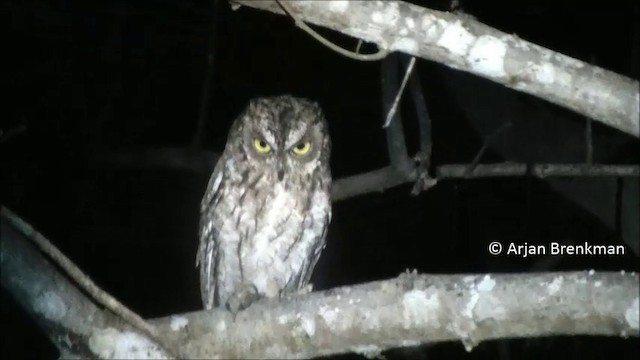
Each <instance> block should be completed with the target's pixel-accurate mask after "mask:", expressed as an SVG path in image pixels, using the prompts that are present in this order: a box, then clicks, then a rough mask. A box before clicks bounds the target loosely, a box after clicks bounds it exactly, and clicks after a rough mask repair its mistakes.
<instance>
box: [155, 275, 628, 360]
mask: <svg viewBox="0 0 640 360" xmlns="http://www.w3.org/2000/svg"><path fill="white" fill-rule="evenodd" d="M638 290H639V287H638V274H625V273H611V272H606V273H597V272H587V271H584V272H568V273H539V274H497V275H417V274H403V275H400V276H399V277H398V278H395V279H391V280H385V281H376V282H372V283H368V284H360V285H354V286H349V287H343V288H336V289H331V290H328V291H324V292H315V293H311V294H308V295H304V296H295V297H291V298H288V299H283V300H282V301H278V300H267V301H261V302H259V303H256V304H254V305H252V306H251V307H249V308H248V309H247V310H245V311H243V312H241V313H239V314H238V316H237V318H236V321H235V322H233V321H232V320H231V317H230V315H229V314H228V313H226V311H216V310H214V311H211V312H208V313H205V312H197V313H191V314H185V315H180V316H171V317H168V318H164V319H158V320H155V321H152V323H154V324H155V325H156V327H157V328H158V329H160V331H163V332H164V333H165V334H167V336H179V337H180V339H179V343H181V344H183V345H184V346H185V349H184V350H185V351H186V353H189V354H191V355H193V356H195V357H204V358H218V357H219V358H256V357H260V358H265V357H266V358H283V357H288V358H307V357H316V356H321V355H329V354H336V353H345V352H357V353H363V354H367V355H371V354H375V353H378V352H380V351H383V350H385V349H388V348H394V347H403V346H412V345H418V344H422V343H427V342H440V341H451V340H454V341H455V340H460V341H463V343H464V344H465V346H467V349H468V350H471V349H472V348H473V346H474V345H476V344H478V343H479V342H481V341H483V340H489V339H498V338H513V337H536V336H550V335H558V334H566V335H579V334H582V335H584V334H587V335H606V336H620V335H621V334H623V336H638V306H639V305H638Z"/></svg>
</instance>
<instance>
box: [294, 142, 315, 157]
mask: <svg viewBox="0 0 640 360" xmlns="http://www.w3.org/2000/svg"><path fill="white" fill-rule="evenodd" d="M309 150H311V143H310V142H308V141H305V142H301V143H299V144H298V145H296V146H294V147H293V153H294V154H296V155H304V154H306V153H308V152H309Z"/></svg>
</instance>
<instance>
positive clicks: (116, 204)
mask: <svg viewBox="0 0 640 360" xmlns="http://www.w3.org/2000/svg"><path fill="white" fill-rule="evenodd" d="M412 2H413V3H416V4H420V5H421V6H426V7H430V8H433V9H439V10H446V9H448V2H446V1H419V0H415V1H412ZM460 4H461V7H462V10H463V11H464V12H466V13H468V14H470V15H472V16H474V17H475V18H477V19H478V20H479V21H481V22H483V23H485V24H487V25H489V26H492V27H495V28H497V29H499V30H501V31H505V32H507V33H515V34H517V35H518V36H519V37H521V38H523V39H526V40H529V41H531V42H533V43H536V44H539V45H542V46H544V47H547V48H550V49H553V50H555V51H558V52H560V53H563V54H566V55H569V56H572V57H575V58H578V59H581V60H584V61H587V62H591V63H595V64H597V65H598V66H601V67H603V68H605V69H608V70H612V71H615V72H617V73H619V74H622V75H625V76H628V77H631V78H634V79H638V62H639V56H638V49H639V46H638V42H639V41H638V40H639V39H640V32H639V30H638V27H639V20H640V15H639V10H638V8H639V7H638V5H637V4H636V2H634V1H630V0H629V1H608V2H596V3H593V4H592V5H590V4H586V3H585V2H581V1H550V0H547V1H532V0H530V1H516V2H509V4H504V2H499V1H460ZM0 11H1V12H2V14H3V18H4V19H5V21H3V25H4V26H5V29H6V27H7V26H8V28H9V29H8V34H9V38H8V42H7V43H6V44H5V46H4V49H5V50H4V51H3V55H4V56H3V58H5V59H6V60H8V61H9V64H8V65H5V68H4V69H5V71H4V75H3V78H4V79H6V80H8V81H5V83H8V85H9V87H8V94H6V95H5V96H4V99H5V105H4V106H3V109H4V113H3V114H1V115H0V119H1V120H0V128H1V129H2V136H0V161H1V162H0V174H1V175H0V194H1V195H0V196H1V198H0V200H1V201H2V204H3V205H5V206H7V207H9V208H10V209H12V210H13V211H14V212H16V213H17V214H19V215H20V216H22V217H23V218H24V219H25V220H27V221H28V222H30V223H31V224H32V225H33V226H34V227H35V228H36V229H38V230H39V231H40V232H41V233H43V234H44V235H45V236H46V237H48V238H49V239H50V240H51V241H52V242H53V243H54V244H56V245H57V246H58V247H59V248H60V249H61V250H62V251H63V252H64V253H66V254H67V255H68V256H69V257H70V258H71V259H72V260H73V261H74V262H75V263H76V264H77V265H78V266H79V267H80V268H81V269H83V270H84V271H86V272H87V273H88V274H89V275H90V276H91V278H92V279H93V280H95V281H96V282H97V283H98V284H99V285H100V286H102V287H103V288H104V289H105V290H107V291H109V292H110V293H111V294H112V295H114V296H116V297H117V298H118V299H119V300H121V301H122V302H123V303H124V304H126V305H127V306H129V307H130V308H131V309H133V310H134V311H136V312H138V313H139V314H141V315H142V316H143V317H160V316H165V315H168V314H173V313H180V312H186V311H193V310H198V309H200V306H201V305H200V295H199V286H198V273H197V271H196V268H195V253H196V249H197V232H198V218H199V201H200V198H201V196H202V194H203V192H204V190H205V187H206V184H207V180H208V177H209V173H207V172H206V170H204V169H210V166H209V165H207V164H209V163H210V162H211V161H212V160H210V159H209V161H208V162H207V157H206V156H208V155H207V154H209V152H220V151H221V150H222V149H223V147H224V143H225V140H226V133H227V130H228V129H229V126H230V125H231V123H232V121H233V120H234V118H235V117H236V116H237V115H238V114H239V113H240V111H241V110H242V108H243V107H244V106H245V105H246V103H247V102H248V100H249V99H251V98H253V97H257V96H268V95H278V94H285V93H288V94H293V95H296V96H302V97H307V98H309V99H313V100H315V101H317V102H319V103H320V105H321V106H322V108H323V109H324V112H325V114H326V116H327V119H328V122H329V126H330V132H331V137H332V142H333V149H332V159H331V167H332V173H333V177H334V179H338V178H342V177H346V176H350V175H355V174H358V173H362V172H366V171H371V170H374V169H377V168H381V167H384V166H386V165H388V162H389V159H388V155H387V147H386V142H385V141H386V140H385V133H384V131H383V130H382V122H383V120H384V117H385V115H386V114H385V112H384V110H383V108H382V101H381V80H380V74H381V62H380V61H376V62H359V61H354V60H351V59H348V58H345V57H342V56H340V55H339V54H336V53H334V52H332V51H331V50H329V49H327V48H325V47H323V46H322V45H321V44H319V43H317V42H316V41H315V40H313V39H312V38H310V37H309V36H308V35H307V34H305V33H304V32H302V31H301V30H300V29H298V28H296V27H295V26H294V24H293V21H292V20H291V19H288V18H285V17H282V16H277V15H273V14H270V13H266V12H262V11H258V10H255V9H250V8H244V7H243V8H241V9H239V10H237V11H232V10H231V9H230V7H229V6H228V4H227V2H226V1H223V0H219V1H216V0H213V1H212V2H209V1H197V0H187V1H184V0H143V1H116V0H112V1H96V2H90V4H89V2H84V1H55V0H51V1H29V0H25V1H9V2H8V3H5V4H3V5H1V6H0ZM319 31H320V32H322V34H323V35H325V36H327V37H329V38H331V39H332V41H334V42H336V43H338V44H340V45H341V46H344V47H348V48H351V49H353V48H355V45H356V42H357V41H356V40H355V39H352V38H348V37H345V36H342V35H340V34H338V33H334V32H331V31H328V30H323V29H319ZM5 33H6V31H5ZM212 45H213V48H212V49H213V50H212V52H211V53H212V54H213V59H214V61H213V67H212V71H211V72H210V73H209V76H210V81H211V82H210V88H209V90H208V94H207V96H205V97H204V100H205V103H204V104H203V84H204V82H205V78H206V76H207V75H206V74H207V66H206V63H207V56H208V53H209V52H210V48H211V46H212ZM364 51H367V52H373V51H375V46H370V45H365V47H364ZM416 72H417V73H418V74H419V76H420V80H421V84H422V86H423V89H424V95H425V100H426V103H427V106H428V109H429V114H430V116H431V118H432V121H433V125H432V127H433V164H432V168H433V167H435V166H437V165H440V164H450V163H469V162H471V160H472V159H473V158H474V156H475V155H476V153H477V152H478V150H479V149H480V147H481V146H482V144H483V141H484V140H483V138H484V137H485V135H486V134H487V132H490V131H489V130H487V128H486V126H485V125H486V124H489V123H491V122H492V121H497V120H495V119H494V118H493V117H492V116H489V117H488V118H487V119H486V121H485V120H482V121H480V122H478V121H475V122H474V120H471V119H470V117H469V115H468V114H469V113H473V112H474V111H476V110H475V109H473V108H463V104H462V102H461V101H460V97H459V96H460V94H463V93H464V89H462V88H459V89H460V91H458V90H457V88H456V87H463V88H466V89H467V90H468V89H470V88H474V89H483V90H482V91H483V93H485V94H489V95H491V94H494V95H495V94H502V93H504V94H506V95H508V96H509V99H515V100H514V101H518V102H519V104H520V108H522V109H524V112H523V115H522V117H526V114H527V113H528V112H531V113H533V112H536V111H540V108H541V107H542V108H544V112H543V113H544V114H546V115H545V116H546V117H547V119H551V120H549V121H550V122H551V123H554V124H555V123H560V124H559V125H548V126H550V127H541V128H537V129H534V130H532V131H538V133H532V134H531V138H530V139H528V142H521V143H520V144H519V149H518V151H511V150H509V149H511V147H508V146H504V147H501V146H495V147H491V148H490V149H489V150H488V151H487V153H486V154H485V155H484V157H483V159H482V162H487V163H488V162H500V161H506V160H511V161H528V162H536V161H538V162H540V161H546V162H553V161H554V160H556V161H564V162H580V161H582V158H578V157H575V158H571V157H570V156H568V155H567V156H565V155H566V154H567V153H564V152H563V151H564V148H562V147H561V146H559V145H557V143H562V144H565V143H564V139H568V138H576V137H577V138H578V139H579V138H580V136H582V135H576V134H575V133H574V132H575V131H573V130H570V129H581V127H582V126H583V123H584V118H582V117H580V116H579V115H577V114H573V113H571V112H569V111H568V110H565V109H561V108H559V107H557V106H555V105H551V104H549V103H546V102H544V101H542V100H539V99H536V98H534V97H532V96H529V95H526V94H521V93H515V92H514V91H512V90H509V89H505V88H504V87H502V86H501V85H498V84H494V83H491V82H489V81H488V80H484V79H479V78H477V77H474V76H473V75H469V74H465V73H460V72H457V71H455V70H451V69H449V68H447V67H445V66H444V65H442V64H437V63H433V62H429V61H426V60H418V61H417V63H416ZM456 94H457V96H456ZM500 98H501V96H495V97H494V98H493V100H491V101H492V102H487V104H486V106H487V107H489V109H490V111H489V112H490V113H492V114H493V113H495V114H500V113H501V112H503V108H502V102H501V100H500ZM505 101H506V100H505ZM402 105H403V107H402V109H401V114H402V116H403V122H404V126H405V130H406V131H405V132H406V136H407V143H408V153H409V154H410V155H413V154H415V152H416V151H417V149H418V137H417V125H416V120H415V115H414V114H413V113H412V109H413V105H412V103H411V102H410V98H409V97H408V96H407V97H405V99H404V100H403V102H402ZM201 114H203V116H205V119H206V121H205V122H204V123H203V124H204V126H203V127H202V128H201V131H200V132H199V133H198V132H197V129H198V118H199V116H201ZM497 116H498V115H496V117H497ZM554 119H555V120H554ZM527 121H529V123H528V124H531V123H534V124H535V123H536V122H535V119H534V120H532V119H529V120H527ZM540 123H543V121H541V122H540ZM566 123H568V124H570V125H568V127H569V128H570V129H569V130H566V129H565V128H564V127H563V126H564V124H566ZM487 126H488V125H487ZM491 126H492V127H493V125H491ZM523 126H524V125H523ZM549 129H551V130H553V132H554V136H549V138H554V137H555V139H556V141H555V143H554V140H553V139H546V136H542V135H541V134H548V132H550V131H551V130H549ZM562 131H567V133H563V132H562ZM593 131H594V136H595V137H596V140H597V141H596V142H595V143H594V159H595V160H596V161H597V162H602V163H611V164H632V163H638V160H637V154H638V151H640V146H639V143H638V140H637V139H634V138H632V137H630V136H628V135H625V134H623V133H621V132H619V131H617V130H615V129H610V128H607V127H605V126H604V125H601V124H599V123H594V124H593ZM514 134H515V133H514ZM571 134H573V135H571ZM570 135H571V136H573V137H571V136H570ZM508 136H509V135H508V134H506V135H505V140H504V141H511V142H512V143H513V142H514V141H515V140H513V139H512V140H509V139H508ZM514 136H515V135H514ZM558 139H560V140H558ZM598 139H599V140H598ZM554 144H555V145H554ZM611 144H614V145H615V146H614V145H611ZM563 146H566V150H567V151H568V152H571V153H581V151H582V150H581V148H580V146H582V145H580V144H577V145H576V144H573V143H571V142H567V143H566V145H563ZM571 146H573V148H570V147H571ZM541 149H543V150H545V149H546V150H545V151H547V152H546V153H543V152H542V150H541ZM156 150H158V152H154V151H156ZM159 150H165V151H166V152H168V153H175V152H179V153H180V154H182V155H181V156H183V157H182V158H181V159H187V158H189V159H191V160H192V161H191V162H189V163H188V164H186V163H183V164H182V165H180V164H178V165H176V164H174V163H170V162H169V161H168V160H167V161H165V160H163V158H162V157H158V156H159V155H157V154H159V153H160V152H159ZM172 151H174V152H172ZM204 151H207V152H204ZM141 154H142V155H141ZM145 154H146V155H145ZM154 154H156V155H154ZM542 154H544V155H542ZM549 154H552V155H549ZM563 154H565V155H563ZM154 156H155V157H154ZM203 158H204V161H203V160H202V159H203ZM193 164H196V165H197V166H194V165H193ZM198 164H199V165H198ZM203 164H204V165H203ZM411 188H412V184H406V185H404V186H399V187H395V188H392V189H389V190H387V191H385V192H384V193H373V194H368V195H364V196H359V197H354V198H351V199H348V200H344V201H341V202H337V203H335V204H334V207H333V220H332V223H331V225H330V230H329V234H328V238H327V247H326V249H325V251H324V252H323V255H322V257H321V259H320V261H319V263H318V266H317V267H316V269H315V272H314V275H313V278H312V282H313V283H314V284H315V287H316V289H327V288H331V287H335V286H341V285H350V284H357V283H361V282H366V281H372V280H381V279H387V278H392V277H395V276H397V275H398V274H400V273H401V272H403V271H405V270H406V269H417V270H418V271H419V272H424V273H439V274H454V273H488V272H527V271H558V270H584V269H596V270H616V271H617V270H621V269H625V270H627V271H638V270H640V267H639V266H638V261H637V260H638V258H637V255H634V254H633V252H632V251H631V250H630V249H628V251H627V254H626V255H625V256H619V257H615V258H608V257H569V258H563V259H558V260H557V261H555V262H554V263H553V264H552V265H551V267H548V268H542V269H540V268H539V260H540V259H539V258H535V257H534V258H527V259H522V258H515V257H494V256H491V255H489V254H488V252H487V244H488V243H489V242H491V241H493V240H499V241H514V242H518V243H524V242H528V243H531V244H536V243H546V242H549V241H564V240H569V241H576V242H582V241H591V242H593V243H598V244H622V241H621V237H620V229H616V228H611V227H609V226H606V225H605V224H603V222H602V221H600V219H598V217H596V216H594V215H593V214H592V213H590V212H588V211H586V210H585V209H583V208H582V207H580V206H579V205H577V204H576V203H574V202H572V201H570V200H569V199H567V198H566V197H564V196H563V195H562V194H561V193H559V192H557V191H554V190H553V189H552V188H551V186H550V185H549V183H548V182H544V181H541V180H537V179H533V178H492V179H476V180H442V181H440V182H439V183H438V184H437V185H436V186H435V187H433V188H431V189H429V190H428V191H426V192H423V193H421V194H420V195H418V196H411V195H410V192H411ZM0 322H1V323H2V330H3V334H4V335H3V337H2V354H3V355H5V356H4V358H16V357H21V358H45V359H53V358H56V350H55V348H54V347H53V346H52V345H51V344H50V343H49V342H48V340H47V338H46V335H45V334H44V333H43V332H42V331H41V330H40V329H39V328H38V327H37V325H36V323H35V322H34V321H33V320H31V319H30V318H29V317H28V316H27V315H26V314H25V313H24V312H23V310H21V309H20V307H19V306H18V305H17V304H16V303H15V302H14V300H12V298H11V296H10V295H9V294H8V293H6V292H5V291H4V290H3V293H2V320H1V321H0ZM7 332H10V335H7ZM504 343H506V344H507V346H508V348H509V351H510V352H511V354H512V355H514V356H515V358H531V359H538V358H541V357H543V356H544V357H549V356H558V357H561V358H569V355H568V354H572V355H571V356H572V357H571V358H574V359H603V358H605V356H606V357H609V356H610V355H613V354H615V356H617V357H618V358H623V359H632V358H633V359H635V358H637V356H638V350H637V345H638V338H632V339H627V340H623V339H620V338H588V337H558V338H549V339H536V340H527V339H519V340H509V341H505V342H504ZM499 344H501V342H499V341H490V342H485V343H482V344H480V345H479V346H478V347H477V348H476V349H474V351H473V352H472V353H466V351H465V350H464V347H463V346H462V344H461V343H459V342H456V343H445V344H438V345H435V346H431V347H429V348H428V349H427V350H425V349H421V350H419V351H418V350H416V353H414V355H415V354H419V355H420V356H422V355H424V353H425V352H424V351H426V354H429V355H433V358H458V357H460V358H476V359H493V358H497V357H498V355H499V351H498V347H499ZM390 355H391V356H392V357H394V356H396V355H398V356H400V355H402V354H400V353H391V354H390ZM405 355H406V354H405Z"/></svg>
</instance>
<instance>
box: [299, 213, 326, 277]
mask: <svg viewBox="0 0 640 360" xmlns="http://www.w3.org/2000/svg"><path fill="white" fill-rule="evenodd" d="M312 214H313V212H312ZM310 216H311V215H310ZM312 222H318V223H319V224H322V230H321V231H320V233H319V234H318V236H317V237H316V240H315V241H314V243H313V244H312V245H311V251H310V253H309V257H307V259H306V260H305V262H304V264H303V265H302V269H300V274H299V277H298V278H297V279H296V280H297V288H298V289H300V288H302V287H303V286H305V285H307V284H308V283H309V280H311V274H313V269H314V268H315V267H316V264H317V263H318V259H320V254H321V253H322V250H323V249H324V247H325V245H326V238H327V229H328V228H329V223H330V222H331V204H329V205H328V206H327V207H326V208H325V211H324V212H323V213H322V215H320V216H319V217H318V218H317V219H314V220H313V221H312ZM305 231H314V230H313V229H306V230H305Z"/></svg>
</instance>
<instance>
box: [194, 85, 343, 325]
mask: <svg viewBox="0 0 640 360" xmlns="http://www.w3.org/2000/svg"><path fill="white" fill-rule="evenodd" d="M330 151H331V141H330V139H329V133H328V127H327V123H326V120H325V118H324V115H323V113H322V110H321V109H320V107H319V106H318V105H317V104H316V103H315V102H312V101H309V100H306V99H301V98H295V97H292V96H288V95H284V96H277V97H267V98H258V99H253V100H251V101H250V103H249V105H248V106H247V108H246V109H245V110H244V112H243V113H242V114H241V115H240V116H239V117H238V118H237V119H236V120H235V122H234V123H233V125H232V126H231V129H230V131H229V135H228V138H227V144H226V146H225V149H224V152H223V154H222V156H221V157H220V159H219V160H218V163H217V164H216V167H215V169H214V171H213V174H212V175H211V179H210V180H209V184H208V186H207V190H206V192H205V194H204V197H203V199H202V203H201V209H200V211H201V213H200V245H199V248H198V255H197V259H196V266H199V267H200V291H201V294H202V301H203V304H204V307H205V309H210V308H212V307H216V306H221V305H223V306H227V307H228V308H229V309H230V310H232V311H234V312H237V311H238V310H241V309H243V308H245V307H247V306H248V305H249V304H250V303H251V302H252V301H255V300H256V299H258V298H260V297H274V296H277V295H279V294H281V293H284V292H292V291H295V290H297V289H300V288H302V287H304V286H305V285H306V284H308V282H309V278H310V277H311V272H312V271H313V268H314V267H315V265H316V262H317V261H318V258H319V257H320V252H321V251H322V249H323V248H324V246H325V235H326V233H327V227H328V225H329V221H330V220H331V202H330V188H331V172H330V169H329V155H330Z"/></svg>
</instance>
